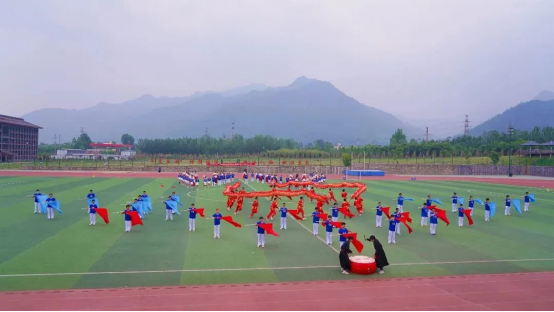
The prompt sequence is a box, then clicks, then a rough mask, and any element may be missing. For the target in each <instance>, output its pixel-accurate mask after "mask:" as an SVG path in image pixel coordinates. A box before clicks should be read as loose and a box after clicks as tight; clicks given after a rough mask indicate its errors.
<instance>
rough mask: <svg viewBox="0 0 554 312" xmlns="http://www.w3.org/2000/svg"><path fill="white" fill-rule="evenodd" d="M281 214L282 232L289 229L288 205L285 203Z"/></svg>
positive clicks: (280, 209)
mask: <svg viewBox="0 0 554 312" xmlns="http://www.w3.org/2000/svg"><path fill="white" fill-rule="evenodd" d="M279 211H280V212H281V228H280V229H281V230H283V229H285V230H286V229H287V205H286V204H285V203H283V207H281V208H279Z"/></svg>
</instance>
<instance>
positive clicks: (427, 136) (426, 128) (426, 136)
mask: <svg viewBox="0 0 554 312" xmlns="http://www.w3.org/2000/svg"><path fill="white" fill-rule="evenodd" d="M427 142H429V127H425V143H427Z"/></svg>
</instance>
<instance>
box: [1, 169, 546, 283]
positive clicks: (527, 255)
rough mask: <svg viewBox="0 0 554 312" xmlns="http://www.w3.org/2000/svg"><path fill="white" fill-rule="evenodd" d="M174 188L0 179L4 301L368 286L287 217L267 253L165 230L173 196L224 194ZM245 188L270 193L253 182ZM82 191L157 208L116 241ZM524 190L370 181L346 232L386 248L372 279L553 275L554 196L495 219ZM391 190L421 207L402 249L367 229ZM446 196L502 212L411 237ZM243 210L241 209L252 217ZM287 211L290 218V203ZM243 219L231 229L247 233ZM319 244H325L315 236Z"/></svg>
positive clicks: (182, 229) (233, 238)
mask: <svg viewBox="0 0 554 312" xmlns="http://www.w3.org/2000/svg"><path fill="white" fill-rule="evenodd" d="M160 184H164V185H165V187H164V188H162V187H160ZM176 184H177V181H176V180H173V179H131V178H121V179H113V178H112V179H102V178H91V177H88V178H39V177H35V178H31V177H0V291H8V290H31V289H59V288H96V287H125V286H128V287H132V286H155V285H184V284H217V283H251V282H280V281H299V280H333V279H337V280H338V279H356V278H366V276H359V275H358V276H356V275H348V276H346V275H343V274H341V273H340V271H339V268H338V256H337V253H336V251H335V250H333V249H332V248H330V247H329V246H326V245H325V243H324V242H322V241H321V240H319V239H318V238H316V237H314V236H313V235H312V234H311V232H310V229H311V219H308V220H306V221H304V222H296V221H293V220H292V219H290V218H289V220H288V230H286V231H279V230H278V220H276V222H277V224H276V225H277V226H276V228H277V231H278V232H279V234H280V235H281V237H272V236H269V237H266V248H264V249H262V248H256V235H255V227H248V226H245V227H242V228H234V227H232V226H231V225H229V224H226V223H225V222H223V223H222V226H221V236H222V239H220V240H214V239H213V221H212V220H203V219H198V220H197V229H196V232H189V231H188V216H187V214H185V213H183V214H182V215H181V216H176V218H175V220H174V221H172V222H169V221H164V214H165V209H164V206H163V204H162V203H161V199H160V198H161V196H164V195H168V194H169V193H170V192H171V191H176V192H177V193H178V194H179V195H181V198H182V201H183V203H184V204H185V205H189V204H191V203H193V202H194V203H195V204H196V206H197V207H204V208H206V211H207V212H208V213H209V214H211V213H212V211H213V210H214V209H215V208H216V207H220V208H224V206H225V202H226V199H225V198H224V197H223V196H222V195H221V192H222V189H223V188H222V187H215V188H202V187H201V188H200V189H198V190H197V191H196V190H191V189H186V188H182V187H180V186H178V187H177V188H176V189H173V188H171V186H172V185H176ZM253 187H254V188H255V189H256V190H264V189H267V187H266V186H265V185H261V184H256V183H254V184H253ZM36 188H39V189H40V190H41V191H42V192H43V193H46V192H53V193H54V195H55V197H56V198H57V199H58V200H60V202H61V204H62V210H63V211H64V214H63V215H57V214H56V219H55V220H53V221H52V220H47V219H46V216H45V215H43V214H33V213H32V211H33V203H32V199H31V198H28V197H26V195H30V194H32V193H33V191H34V190H35V189H36ZM89 189H93V190H94V191H95V193H96V194H97V196H98V198H99V199H100V202H101V204H102V206H103V207H107V208H108V209H109V210H110V211H120V210H122V209H123V205H122V204H123V203H125V202H126V201H129V200H131V198H133V197H134V196H136V195H138V194H139V193H140V192H142V191H143V190H146V191H147V192H148V193H149V194H150V196H151V197H153V198H155V199H156V200H160V201H159V202H157V203H155V204H154V211H153V213H152V214H150V215H149V216H147V218H146V220H145V221H144V226H135V227H133V229H132V232H131V233H124V225H123V217H122V216H121V215H119V214H110V219H111V223H110V224H109V225H104V224H103V221H102V220H101V219H100V218H98V222H97V225H96V226H95V227H93V226H89V225H88V224H89V219H88V214H87V213H86V210H84V209H82V208H84V207H85V203H86V201H85V200H83V198H84V197H85V196H86V193H87V192H88V190H89ZM246 189H247V190H250V191H251V190H252V189H251V188H250V187H246ZM525 190H526V188H523V187H517V186H504V185H494V184H484V183H470V182H442V181H429V182H423V181H417V182H415V181H370V182H368V191H367V192H366V193H365V194H364V196H363V197H364V200H365V201H364V206H365V209H366V211H368V212H367V213H366V214H364V215H363V216H362V217H356V218H354V219H352V220H347V227H348V228H349V229H350V230H352V231H355V232H358V233H360V234H365V235H370V234H374V235H376V236H377V238H378V239H380V240H381V242H383V244H384V247H385V251H386V253H387V256H388V259H389V262H390V263H391V264H392V265H391V266H389V267H388V268H387V270H386V271H387V273H386V274H385V275H382V276H380V275H373V276H370V277H369V278H384V277H402V276H433V275H450V274H476V273H504V272H523V271H549V270H554V244H552V240H553V238H554V230H553V226H552V220H553V217H554V209H553V208H552V206H554V194H553V193H547V192H546V191H544V190H539V189H531V190H530V191H531V192H535V193H536V194H537V199H538V202H537V203H534V204H532V206H531V212H529V213H525V214H524V215H519V214H517V213H515V212H512V216H511V217H505V216H503V214H502V206H503V205H502V204H501V202H502V199H503V197H504V196H505V195H506V194H511V195H512V196H521V195H523V193H524V192H525ZM399 191H401V192H403V193H404V195H405V196H408V197H413V198H415V199H417V201H416V202H407V204H406V205H405V210H408V211H411V212H412V215H413V219H414V226H413V228H414V233H412V234H411V235H408V234H407V231H406V230H405V228H403V234H402V236H399V237H397V243H398V245H395V246H390V245H387V244H386V238H387V234H388V233H387V228H386V226H385V225H386V224H385V222H384V227H383V228H380V229H376V228H375V216H374V212H373V211H372V209H371V208H373V207H375V204H376V202H377V201H382V202H383V203H384V204H385V206H386V205H393V204H394V201H393V200H392V199H393V198H396V196H397V194H398V192H399ZM454 191H457V192H458V193H459V194H460V195H461V196H465V197H466V198H467V197H468V196H469V195H470V194H472V195H473V196H475V197H480V198H485V197H491V199H493V200H494V201H496V202H498V203H499V211H498V212H497V215H496V216H495V217H494V218H493V219H492V221H491V222H489V223H485V222H484V221H483V218H484V212H483V208H482V207H481V206H478V208H477V209H476V212H475V217H474V219H475V225H474V226H473V227H468V226H466V227H464V228H458V227H457V226H456V217H457V215H454V214H452V213H449V217H450V220H451V222H452V224H451V226H450V227H448V228H447V227H446V226H445V225H444V224H439V226H438V230H437V236H435V237H433V236H431V235H429V232H428V231H429V230H428V228H421V227H420V226H419V210H418V209H417V207H418V206H419V205H420V204H421V202H422V199H423V198H424V197H425V196H426V195H427V194H429V193H430V194H432V196H433V197H440V198H441V199H442V200H443V202H444V203H445V205H443V207H446V208H447V211H449V210H450V209H449V208H450V204H448V198H449V197H450V196H451V195H452V192H454ZM339 192H340V191H335V194H337V193H339ZM351 192H352V191H350V192H349V193H351ZM250 203H251V201H249V200H246V201H245V208H246V210H247V212H248V213H249V210H250ZM260 204H261V205H260V211H261V213H264V214H267V211H268V206H269V205H268V201H266V200H265V199H262V200H261V201H260ZM287 204H288V206H293V207H295V206H296V200H295V201H294V203H290V204H289V203H287ZM305 207H306V208H305V209H306V211H307V212H311V211H312V209H313V207H314V205H312V204H310V203H309V202H308V203H307V204H306V205H305ZM327 208H328V207H327ZM225 213H226V210H225V211H224V214H225ZM245 214H246V212H243V214H242V215H239V216H238V217H236V218H235V219H236V221H238V222H240V223H242V224H243V225H246V224H250V223H253V221H251V220H248V218H247V216H245ZM319 236H320V237H321V238H324V229H323V228H321V227H320V233H319ZM365 245H366V247H365V249H364V251H363V254H366V255H372V253H373V247H372V245H371V244H370V243H369V242H367V244H365ZM334 248H338V237H334Z"/></svg>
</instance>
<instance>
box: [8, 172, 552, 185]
mask: <svg viewBox="0 0 554 312" xmlns="http://www.w3.org/2000/svg"><path fill="white" fill-rule="evenodd" d="M210 174H212V173H208V172H200V173H199V175H200V176H203V175H210ZM283 175H285V174H283ZM0 176H19V177H92V176H95V177H98V178H177V172H161V173H157V172H151V171H137V172H117V171H116V172H112V171H57V170H44V171H40V170H37V171H23V170H2V171H0ZM327 178H329V179H333V180H341V179H342V178H343V176H342V175H327ZM362 180H393V181H410V176H402V175H387V176H384V177H362ZM417 180H418V181H469V182H482V183H495V184H506V185H517V186H528V187H538V188H548V189H554V179H540V178H536V179H522V178H508V177H500V176H499V177H479V176H417ZM236 181H242V180H241V179H238V177H237V179H236ZM415 183H417V181H416V182H415Z"/></svg>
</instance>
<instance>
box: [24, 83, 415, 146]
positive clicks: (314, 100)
mask: <svg viewBox="0 0 554 312" xmlns="http://www.w3.org/2000/svg"><path fill="white" fill-rule="evenodd" d="M23 118H24V119H25V120H27V121H29V122H32V123H35V124H37V125H40V126H42V127H43V130H41V132H40V141H41V142H51V141H52V139H53V137H54V135H56V134H61V135H62V138H63V141H68V140H70V139H71V138H73V137H75V136H77V135H78V134H79V132H80V131H81V128H84V130H85V131H86V132H87V133H88V134H89V136H90V137H91V138H92V140H93V141H108V140H113V141H119V139H120V138H121V135H122V134H123V133H129V134H131V135H133V136H134V137H135V138H136V139H138V138H177V137H183V136H187V137H198V136H202V135H206V134H208V135H210V136H215V137H219V136H231V135H232V134H233V133H234V134H241V135H243V136H245V137H251V136H254V135H257V134H267V135H272V136H276V137H280V138H293V139H295V140H297V141H299V142H304V143H308V142H313V141H314V140H316V139H323V140H325V141H329V142H333V143H342V144H343V145H353V144H358V143H359V144H367V143H373V144H388V142H389V139H390V137H391V135H392V134H393V133H394V131H395V130H396V129H397V128H402V129H403V130H404V132H405V133H406V134H407V136H408V138H410V137H415V136H416V135H420V134H421V133H422V132H421V130H419V129H418V128H416V127H413V126H411V125H409V124H405V123H403V122H402V121H401V120H399V119H398V118H396V117H395V116H393V115H391V114H389V113H386V112H384V111H381V110H378V109H376V108H373V107H370V106H367V105H364V104H362V103H360V102H358V101H357V100H355V99H354V98H352V97H349V96H347V95H346V94H344V93H343V92H341V91H340V90H338V89H337V88H336V87H334V86H333V85H332V84H331V83H329V82H325V81H320V80H316V79H309V78H306V77H299V78H297V79H296V80H295V81H294V82H292V83H291V84H289V85H287V86H282V87H267V86H265V85H261V84H252V85H249V86H245V87H240V88H235V89H232V90H228V91H224V92H197V93H195V94H193V95H191V96H188V97H154V96H152V95H143V96H141V97H139V98H136V99H134V100H130V101H126V102H123V103H118V104H108V103H99V104H97V105H95V106H92V107H89V108H85V109H78V110H76V109H59V108H46V109H40V110H37V111H33V112H31V113H28V114H26V115H24V116H23Z"/></svg>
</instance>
